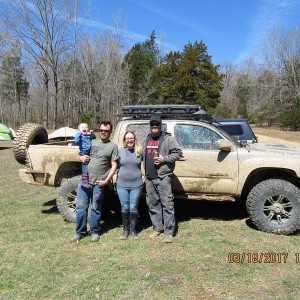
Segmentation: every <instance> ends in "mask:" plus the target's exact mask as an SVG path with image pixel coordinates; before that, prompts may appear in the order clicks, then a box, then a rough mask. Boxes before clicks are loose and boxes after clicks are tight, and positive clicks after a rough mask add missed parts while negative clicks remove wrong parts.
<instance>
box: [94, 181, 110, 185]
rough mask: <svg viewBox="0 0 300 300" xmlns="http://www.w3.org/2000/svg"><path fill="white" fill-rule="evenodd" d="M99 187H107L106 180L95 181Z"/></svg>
mask: <svg viewBox="0 0 300 300" xmlns="http://www.w3.org/2000/svg"><path fill="white" fill-rule="evenodd" d="M96 182H97V183H98V184H99V185H100V186H105V185H107V183H108V182H107V181H106V180H97V181H96Z"/></svg>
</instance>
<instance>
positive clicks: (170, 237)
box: [164, 234, 173, 243]
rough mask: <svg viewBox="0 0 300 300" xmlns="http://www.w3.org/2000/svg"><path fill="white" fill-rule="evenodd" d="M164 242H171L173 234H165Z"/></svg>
mask: <svg viewBox="0 0 300 300" xmlns="http://www.w3.org/2000/svg"><path fill="white" fill-rule="evenodd" d="M164 242H165V243H172V242H173V236H172V235H170V234H165V238H164Z"/></svg>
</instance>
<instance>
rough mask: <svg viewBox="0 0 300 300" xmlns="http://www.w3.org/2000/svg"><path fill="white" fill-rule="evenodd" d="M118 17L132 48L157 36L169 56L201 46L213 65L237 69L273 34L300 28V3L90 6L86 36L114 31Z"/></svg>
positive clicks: (174, 0)
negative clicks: (197, 43)
mask: <svg viewBox="0 0 300 300" xmlns="http://www.w3.org/2000/svg"><path fill="white" fill-rule="evenodd" d="M116 15H118V16H119V18H120V19H121V25H122V26H123V27H126V31H127V36H128V45H127V46H128V47H130V46H132V45H133V44H135V43H138V42H143V41H144V40H145V39H147V38H148V37H149V35H150V33H151V32H152V30H155V32H156V35H157V40H158V39H160V37H163V39H164V49H165V52H169V51H171V50H173V51H182V50H183V47H184V45H185V44H187V43H188V42H192V43H194V42H195V41H200V40H202V41H203V42H204V43H205V44H206V45H207V47H208V54H209V55H211V56H212V61H213V63H215V64H219V63H224V62H232V63H238V62H240V61H242V60H244V59H247V58H248V57H249V56H250V54H251V53H252V52H253V51H255V50H256V51H257V50H258V49H259V48H258V47H259V45H260V44H261V42H262V40H263V39H264V38H265V36H266V34H267V32H268V30H269V29H270V28H273V27H276V26H282V27H283V28H285V29H287V30H289V29H291V28H294V27H298V26H300V0H185V1H184V0H91V7H90V13H89V16H88V19H87V20H86V24H87V25H88V26H87V27H85V30H86V31H89V32H90V33H91V34H93V33H95V32H96V31H99V30H102V29H103V28H106V29H110V28H112V27H113V24H114V18H115V16H116ZM258 51H259V50H258Z"/></svg>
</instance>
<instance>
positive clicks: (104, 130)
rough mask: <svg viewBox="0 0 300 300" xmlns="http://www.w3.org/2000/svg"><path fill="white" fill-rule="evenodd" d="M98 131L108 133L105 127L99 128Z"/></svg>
mask: <svg viewBox="0 0 300 300" xmlns="http://www.w3.org/2000/svg"><path fill="white" fill-rule="evenodd" d="M99 131H100V132H105V133H109V130H106V129H100V130H99Z"/></svg>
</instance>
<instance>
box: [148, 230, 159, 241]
mask: <svg viewBox="0 0 300 300" xmlns="http://www.w3.org/2000/svg"><path fill="white" fill-rule="evenodd" d="M160 234H161V232H160V231H153V232H152V233H151V234H150V235H149V238H150V239H154V238H156V237H158V236H159V235H160Z"/></svg>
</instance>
